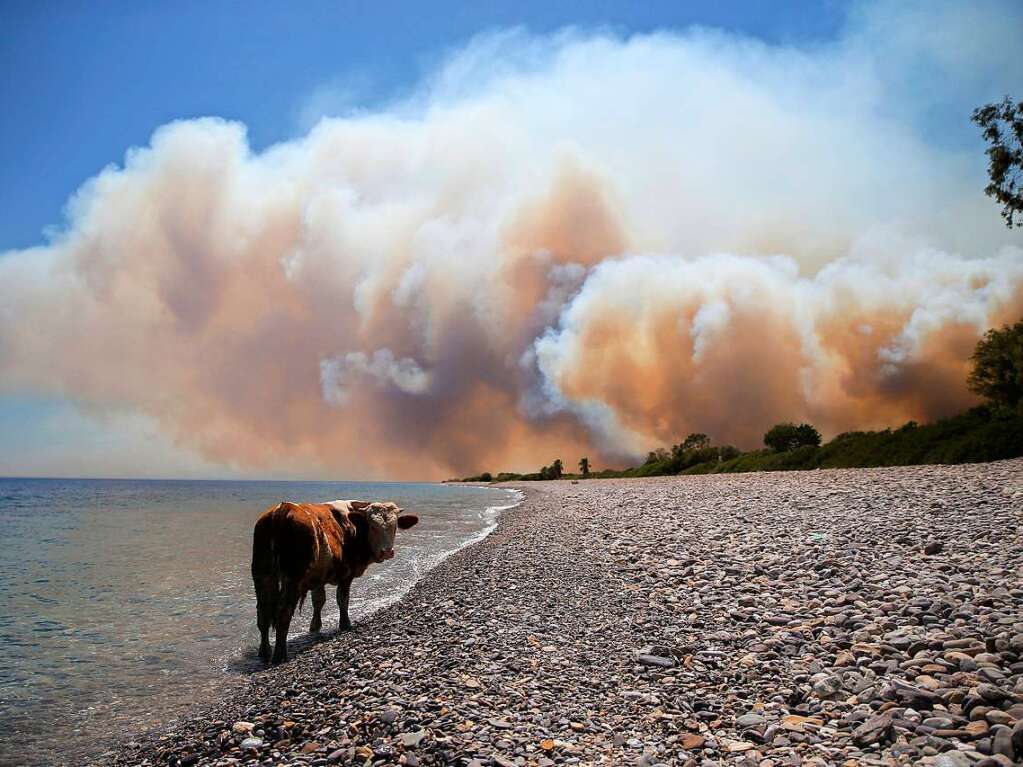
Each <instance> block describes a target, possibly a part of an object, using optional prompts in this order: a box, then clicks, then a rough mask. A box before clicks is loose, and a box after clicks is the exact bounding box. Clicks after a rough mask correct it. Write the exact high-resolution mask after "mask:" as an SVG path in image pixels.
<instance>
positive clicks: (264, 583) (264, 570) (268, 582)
mask: <svg viewBox="0 0 1023 767" xmlns="http://www.w3.org/2000/svg"><path fill="white" fill-rule="evenodd" d="M282 506H284V502H283V501H282V502H281V503H279V504H277V506H275V507H274V508H273V509H271V510H270V512H269V513H266V514H264V515H263V516H261V517H260V518H259V521H257V522H256V529H255V530H254V531H253V534H252V584H253V585H254V586H255V588H256V602H257V605H258V606H259V608H260V609H261V610H267V611H268V613H267V614H268V615H274V614H275V613H276V612H277V605H278V604H279V602H280V593H281V576H282V573H281V562H280V557H279V555H278V552H277V535H276V527H277V524H278V521H279V513H280V511H281V507H282Z"/></svg>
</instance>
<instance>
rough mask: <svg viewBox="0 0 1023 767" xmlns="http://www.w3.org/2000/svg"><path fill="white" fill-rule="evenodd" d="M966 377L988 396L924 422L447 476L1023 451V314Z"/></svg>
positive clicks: (705, 442) (779, 430)
mask: <svg viewBox="0 0 1023 767" xmlns="http://www.w3.org/2000/svg"><path fill="white" fill-rule="evenodd" d="M973 363H974V365H973V371H972V372H971V374H970V378H969V380H968V384H969V387H970V389H971V390H972V391H974V392H976V393H977V394H979V395H981V396H982V397H984V399H986V400H987V404H985V405H981V406H980V407H975V408H973V409H972V410H968V411H967V412H965V413H961V414H959V415H957V416H953V417H951V418H945V419H943V420H940V421H936V422H934V423H930V424H924V425H920V424H917V423H916V422H915V421H910V422H908V423H906V424H904V425H903V426H901V427H900V428H898V429H894V430H893V429H885V430H884V431H850V432H845V433H844V434H839V435H838V436H837V437H835V438H834V439H833V440H831V441H830V442H828V443H826V444H824V445H822V444H821V437H820V433H819V432H818V431H817V429H815V428H814V427H813V426H812V425H810V424H806V423H803V424H799V425H796V424H792V423H781V424H777V425H775V426H773V427H771V429H770V430H768V432H767V433H766V434H765V435H764V445H765V447H764V449H762V450H751V451H749V452H746V453H743V452H740V451H739V450H738V449H737V448H735V447H734V446H732V445H716V446H715V445H713V444H712V443H711V440H710V438H709V437H708V436H707V435H706V434H690V435H689V436H688V437H686V438H685V439H684V440H683V441H682V442H680V443H679V444H677V445H672V446H671V447H669V448H660V449H658V450H654V451H651V452H650V454H649V455H648V456H647V459H646V461H644V462H643V464H642V465H640V466H634V467H632V468H628V469H621V470H616V469H604V470H603V471H591V470H590V461H589V459H588V458H583V459H581V460H580V461H579V473H578V474H568V473H565V472H564V470H563V466H562V462H561V460H560V459H556V460H555V461H553V462H552V463H551V464H550V465H549V466H544V467H543V468H542V469H540V471H538V472H534V473H532V474H515V473H512V472H502V473H500V474H497V475H492V474H491V473H489V472H484V473H483V474H479V475H477V476H475V477H466V478H464V479H462V480H457V479H455V480H450V481H452V482H506V481H517V482H518V481H523V480H545V479H589V478H591V477H597V478H603V477H655V476H660V475H665V474H716V473H723V472H746V471H791V470H794V469H838V468H861V467H871V466H911V465H916V464H927V463H979V462H983V461H997V460H1000V459H1003V458H1017V457H1020V456H1023V320H1021V321H1020V322H1017V323H1016V324H1015V325H1012V326H1006V327H1004V328H1001V329H999V330H991V331H989V332H988V333H987V334H986V335H985V336H984V338H983V339H981V341H980V342H979V343H978V344H977V349H976V351H975V352H974V354H973Z"/></svg>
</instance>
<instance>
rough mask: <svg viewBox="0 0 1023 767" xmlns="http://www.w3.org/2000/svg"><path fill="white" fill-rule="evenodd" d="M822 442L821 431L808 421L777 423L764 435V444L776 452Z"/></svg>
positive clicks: (816, 444)
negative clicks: (797, 424)
mask: <svg viewBox="0 0 1023 767" xmlns="http://www.w3.org/2000/svg"><path fill="white" fill-rule="evenodd" d="M820 443H821V434H820V432H819V431H817V429H815V428H814V427H813V426H811V425H810V424H808V423H801V424H799V426H796V425H795V424H794V423H779V424H775V425H774V426H772V427H771V428H770V430H769V431H768V432H767V434H765V435H764V444H765V445H767V446H768V447H769V448H771V449H772V450H774V451H775V452H776V453H783V452H785V451H787V450H795V449H796V448H799V447H806V446H811V447H817V446H818V445H820Z"/></svg>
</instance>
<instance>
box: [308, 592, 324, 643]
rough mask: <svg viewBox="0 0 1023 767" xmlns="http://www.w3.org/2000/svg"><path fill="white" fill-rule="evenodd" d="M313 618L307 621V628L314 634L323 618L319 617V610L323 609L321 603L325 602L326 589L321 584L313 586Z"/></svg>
mask: <svg viewBox="0 0 1023 767" xmlns="http://www.w3.org/2000/svg"><path fill="white" fill-rule="evenodd" d="M312 592H313V619H312V621H311V622H310V623H309V630H310V631H311V632H313V633H314V634H315V633H317V632H319V630H320V627H321V626H322V625H323V620H322V619H321V617H320V611H321V610H323V605H324V604H326V602H327V590H326V589H325V588H324V587H323V586H314V587H313V590H312Z"/></svg>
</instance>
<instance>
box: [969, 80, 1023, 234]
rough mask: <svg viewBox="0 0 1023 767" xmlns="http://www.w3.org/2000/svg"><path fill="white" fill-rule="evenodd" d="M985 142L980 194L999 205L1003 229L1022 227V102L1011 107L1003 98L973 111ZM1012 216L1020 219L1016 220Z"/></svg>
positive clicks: (974, 119)
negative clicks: (988, 180)
mask: <svg viewBox="0 0 1023 767" xmlns="http://www.w3.org/2000/svg"><path fill="white" fill-rule="evenodd" d="M973 121H974V122H975V123H977V125H979V126H980V129H981V135H983V136H984V140H985V141H987V143H988V149H987V156H988V176H989V177H990V178H991V183H990V184H988V185H987V186H986V187H985V188H984V193H985V194H987V195H988V196H989V197H993V198H995V199H996V200H997V201H998V202H1000V203H1001V204H1002V218H1004V219H1005V223H1006V225H1007V226H1009V227H1011V226H1012V225H1013V223H1014V222H1015V224H1016V226H1023V101H1019V102H1017V103H1015V104H1013V103H1012V99H1010V98H1009V97H1008V96H1006V97H1005V98H1004V99H1003V100H1002V101H1000V102H999V103H997V104H987V105H985V106H982V107H979V108H977V109H975V110H974V111H973ZM1016 216H1020V219H1019V220H1016Z"/></svg>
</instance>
